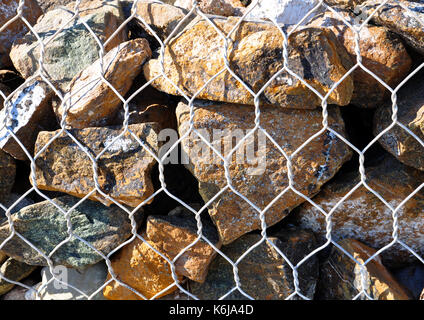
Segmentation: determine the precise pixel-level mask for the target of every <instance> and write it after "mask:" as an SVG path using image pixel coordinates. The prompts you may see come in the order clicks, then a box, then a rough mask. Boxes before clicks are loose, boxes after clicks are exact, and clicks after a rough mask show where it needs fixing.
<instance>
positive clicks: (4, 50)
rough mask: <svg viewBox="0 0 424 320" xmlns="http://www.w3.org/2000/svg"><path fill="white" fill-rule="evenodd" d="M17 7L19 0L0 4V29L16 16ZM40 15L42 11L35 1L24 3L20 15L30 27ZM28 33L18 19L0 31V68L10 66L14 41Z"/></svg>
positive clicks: (27, 0) (29, 0)
mask: <svg viewBox="0 0 424 320" xmlns="http://www.w3.org/2000/svg"><path fill="white" fill-rule="evenodd" d="M18 6H19V0H3V1H1V2H0V29H1V28H2V27H3V26H4V25H5V24H6V23H7V22H9V21H10V20H12V19H13V18H14V17H15V16H17V15H18V13H17V10H18ZM41 14H42V11H41V8H40V7H39V6H38V4H37V1H35V0H25V1H24V6H23V8H22V15H23V17H24V18H25V19H27V21H28V22H29V23H30V24H31V25H34V23H35V22H36V21H37V18H38V17H39V16H40V15H41ZM28 31H29V29H28V27H27V26H26V24H25V23H24V22H23V21H22V20H21V19H20V18H18V19H17V20H15V21H13V22H12V23H11V24H9V25H8V26H7V27H6V28H5V29H4V30H1V31H0V68H4V67H10V66H12V61H10V58H9V53H10V49H11V48H12V44H13V42H14V41H15V40H16V39H19V38H21V37H22V36H23V35H24V34H25V33H27V32H28Z"/></svg>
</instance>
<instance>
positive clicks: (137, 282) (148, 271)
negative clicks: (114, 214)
mask: <svg viewBox="0 0 424 320" xmlns="http://www.w3.org/2000/svg"><path fill="white" fill-rule="evenodd" d="M143 238H144V239H145V240H146V241H148V240H147V239H146V238H145V237H144V236H143ZM148 243H149V244H150V245H152V246H153V243H152V242H151V241H148ZM112 268H113V271H114V272H115V274H116V276H117V278H118V279H119V280H120V281H122V282H123V283H125V284H126V285H128V286H130V287H131V288H133V289H134V290H136V291H137V292H138V293H140V294H142V295H143V296H144V297H145V298H147V299H150V298H152V297H153V296H155V295H156V294H159V293H160V292H162V291H163V290H165V289H166V288H167V287H168V286H169V285H171V284H172V283H174V279H173V278H172V272H171V269H170V267H169V264H168V263H167V262H166V260H165V259H163V258H162V257H161V256H160V255H158V254H157V253H156V252H154V251H153V250H152V249H151V248H150V247H149V246H148V245H147V244H146V242H144V241H141V240H140V239H139V238H136V239H134V241H132V242H131V243H130V244H128V245H126V246H125V247H123V248H122V249H121V250H120V251H119V252H118V253H117V255H116V256H114V257H113V258H112ZM110 279H111V276H110V274H108V278H107V280H110ZM178 281H182V277H178ZM176 289H177V286H175V285H174V286H173V287H171V288H169V289H168V290H166V291H164V292H162V293H161V294H159V295H158V296H156V298H159V297H162V296H165V295H167V294H170V293H172V292H173V291H175V290H176ZM103 295H104V296H105V297H106V298H107V299H109V300H143V298H142V297H141V296H139V295H137V294H135V293H134V292H132V291H131V290H129V289H127V288H125V287H124V286H121V285H120V284H119V283H118V282H116V281H115V280H114V281H112V282H111V283H110V284H108V285H107V286H106V287H105V288H104V290H103Z"/></svg>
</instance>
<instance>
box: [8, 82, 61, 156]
mask: <svg viewBox="0 0 424 320" xmlns="http://www.w3.org/2000/svg"><path fill="white" fill-rule="evenodd" d="M53 94H54V92H53V90H52V89H51V88H50V87H49V85H48V84H47V83H46V82H44V81H42V80H41V79H34V80H31V81H29V82H28V83H26V84H25V86H24V87H23V88H22V89H21V90H19V91H17V92H16V93H15V94H14V95H13V97H12V98H11V99H10V100H9V102H10V103H6V106H5V108H3V109H2V110H1V111H0V148H1V149H2V150H3V151H6V152H7V153H9V154H10V155H12V156H13V157H14V158H15V159H18V160H28V156H27V155H26V153H25V151H24V150H23V149H22V148H21V146H20V145H19V143H18V142H17V141H16V140H15V138H14V137H13V136H12V135H11V134H10V132H9V131H8V130H7V127H8V128H9V129H10V130H11V131H12V132H13V133H14V135H15V136H16V137H17V138H18V139H19V141H20V142H21V143H22V144H23V145H24V147H25V149H26V150H27V151H28V152H29V154H30V155H31V156H33V155H34V144H35V140H36V139H37V135H38V133H39V132H40V131H41V130H45V129H47V128H48V127H49V125H50V123H51V122H52V119H53V120H54V115H53V111H52V109H51V106H50V101H51V98H52V96H53ZM4 124H5V125H6V126H7V127H6V126H4Z"/></svg>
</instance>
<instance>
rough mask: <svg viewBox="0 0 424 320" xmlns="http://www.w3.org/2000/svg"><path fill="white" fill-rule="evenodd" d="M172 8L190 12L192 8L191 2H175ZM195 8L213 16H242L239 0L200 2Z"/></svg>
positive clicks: (178, 0)
mask: <svg viewBox="0 0 424 320" xmlns="http://www.w3.org/2000/svg"><path fill="white" fill-rule="evenodd" d="M174 6H177V7H180V8H184V9H187V10H191V9H192V8H193V1H192V0H177V1H175V3H174ZM197 7H198V8H199V9H200V10H201V11H202V12H203V13H205V14H214V15H218V16H224V17H230V16H242V15H243V10H242V9H244V6H243V4H242V3H241V2H240V1H239V0H200V1H198V5H197Z"/></svg>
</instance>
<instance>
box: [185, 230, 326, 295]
mask: <svg viewBox="0 0 424 320" xmlns="http://www.w3.org/2000/svg"><path fill="white" fill-rule="evenodd" d="M281 234H284V239H281V240H280V239H279V238H276V237H268V239H269V240H270V241H271V242H272V244H273V245H275V246H276V247H277V248H278V249H279V250H281V252H282V253H284V254H285V255H286V256H287V258H288V259H289V260H290V262H291V263H293V264H295V265H296V264H297V263H298V262H300V260H302V259H303V258H304V257H305V256H306V255H307V254H308V253H309V252H311V251H312V250H313V249H314V248H315V240H314V237H313V235H311V234H310V233H308V232H305V231H301V230H296V229H294V230H284V231H283V232H282V233H281ZM261 238H262V237H261V236H260V235H257V234H248V235H244V236H243V237H241V238H239V239H237V240H236V241H234V242H233V243H231V244H230V245H228V246H224V247H222V249H221V251H222V253H224V254H225V255H226V256H227V257H228V258H229V259H231V261H233V262H235V261H237V259H239V257H240V256H241V255H242V254H244V253H245V252H246V251H247V250H249V249H250V248H251V247H252V246H253V245H255V244H256V243H258V242H259V241H260V240H261ZM237 268H238V276H239V278H240V284H241V289H242V290H243V291H244V292H245V293H246V294H248V295H249V296H251V297H252V298H254V299H256V300H282V299H285V298H287V297H288V296H290V295H291V294H292V293H293V292H294V284H293V270H292V269H291V267H290V266H289V265H288V263H287V262H286V261H285V260H284V259H283V258H282V257H281V256H280V254H279V253H278V252H277V251H276V250H275V248H274V247H273V246H272V245H271V244H270V243H268V242H266V241H265V242H262V243H261V244H260V245H259V246H257V247H256V248H254V249H253V250H252V251H250V252H249V253H248V254H247V256H245V257H244V259H243V260H242V261H241V262H239V264H238V265H237ZM298 272H299V274H298V277H299V289H300V290H299V291H300V292H301V294H303V295H304V296H306V297H308V298H313V296H314V292H315V286H316V281H317V278H318V260H317V258H316V257H312V258H311V259H309V260H308V261H307V262H305V263H304V264H303V265H302V266H300V267H299V269H298ZM235 285H236V284H235V282H234V273H233V267H232V266H231V265H230V264H229V263H228V261H227V260H226V259H225V258H223V257H222V256H221V255H218V256H217V257H216V258H215V260H214V261H213V262H212V263H211V266H210V268H209V272H208V276H207V277H206V281H205V283H203V284H199V283H196V282H190V283H189V288H190V292H191V293H193V294H194V295H195V296H197V297H198V298H199V299H201V300H213V299H215V300H216V299H218V298H220V297H222V296H223V295H224V294H226V293H227V292H228V291H230V290H231V289H232V288H234V287H235ZM226 299H234V300H243V299H246V300H247V298H246V297H245V296H244V295H242V294H241V293H240V292H239V291H237V290H236V291H235V292H233V293H231V294H230V295H229V296H227V297H226ZM295 299H296V298H295Z"/></svg>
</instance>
